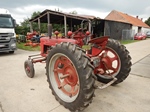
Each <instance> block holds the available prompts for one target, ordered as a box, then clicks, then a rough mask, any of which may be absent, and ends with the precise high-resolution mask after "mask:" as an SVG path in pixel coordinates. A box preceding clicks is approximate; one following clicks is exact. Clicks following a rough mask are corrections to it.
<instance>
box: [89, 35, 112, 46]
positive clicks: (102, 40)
mask: <svg viewBox="0 0 150 112" xmlns="http://www.w3.org/2000/svg"><path fill="white" fill-rule="evenodd" d="M108 38H109V36H102V37H97V38H94V39H91V40H90V41H89V42H88V43H94V44H100V45H102V44H103V43H105V42H106V44H107V41H108Z"/></svg>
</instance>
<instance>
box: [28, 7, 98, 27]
mask: <svg viewBox="0 0 150 112" xmlns="http://www.w3.org/2000/svg"><path fill="white" fill-rule="evenodd" d="M48 13H49V14H50V23H64V16H66V18H67V23H70V22H72V23H74V24H80V23H81V20H85V19H94V18H96V17H95V16H90V15H79V14H69V13H63V12H58V11H53V10H48V9H46V10H44V11H43V12H41V13H40V14H39V15H38V16H36V17H34V18H32V19H30V20H29V21H30V22H38V19H40V22H41V23H48V19H47V18H48V17H47V14H48Z"/></svg>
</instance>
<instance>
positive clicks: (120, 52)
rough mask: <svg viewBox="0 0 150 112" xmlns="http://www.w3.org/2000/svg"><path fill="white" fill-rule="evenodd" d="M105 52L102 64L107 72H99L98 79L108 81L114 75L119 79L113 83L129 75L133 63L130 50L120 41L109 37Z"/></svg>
mask: <svg viewBox="0 0 150 112" xmlns="http://www.w3.org/2000/svg"><path fill="white" fill-rule="evenodd" d="M103 53H105V55H104V56H103V57H102V59H101V65H103V67H102V68H103V69H104V71H105V74H97V79H98V81H100V82H103V83H108V82H110V81H111V80H112V79H113V77H116V78H117V81H115V82H114V83H113V84H112V85H116V84H118V83H120V82H122V81H124V80H125V79H126V78H127V77H128V75H129V73H130V70H131V65H132V63H131V57H130V55H129V51H128V50H127V49H126V47H125V46H124V45H121V44H120V43H119V42H118V41H116V40H114V39H109V40H108V43H107V45H106V48H105V49H104V51H103Z"/></svg>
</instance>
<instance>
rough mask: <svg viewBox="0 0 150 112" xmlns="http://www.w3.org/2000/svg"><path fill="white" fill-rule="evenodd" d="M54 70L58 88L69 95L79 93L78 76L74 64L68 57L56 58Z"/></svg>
mask: <svg viewBox="0 0 150 112" xmlns="http://www.w3.org/2000/svg"><path fill="white" fill-rule="evenodd" d="M53 71H54V75H55V80H56V83H57V85H58V89H60V90H61V91H62V92H63V93H65V94H66V95H68V96H69V97H72V96H74V95H76V94H77V93H78V87H77V86H79V85H78V76H77V73H76V70H75V68H74V66H73V65H72V63H71V62H70V61H69V60H68V59H67V58H66V57H63V56H61V57H60V58H58V59H57V60H56V62H55V65H54V70H53Z"/></svg>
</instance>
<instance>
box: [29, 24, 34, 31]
mask: <svg viewBox="0 0 150 112" xmlns="http://www.w3.org/2000/svg"><path fill="white" fill-rule="evenodd" d="M29 24H30V32H33V28H32V22H29Z"/></svg>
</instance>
